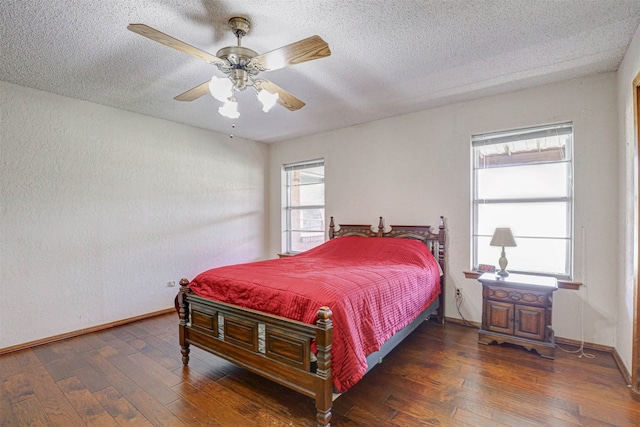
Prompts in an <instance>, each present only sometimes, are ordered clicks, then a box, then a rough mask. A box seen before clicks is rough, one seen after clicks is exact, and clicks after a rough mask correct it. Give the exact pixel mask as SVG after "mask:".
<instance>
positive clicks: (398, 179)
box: [269, 73, 618, 346]
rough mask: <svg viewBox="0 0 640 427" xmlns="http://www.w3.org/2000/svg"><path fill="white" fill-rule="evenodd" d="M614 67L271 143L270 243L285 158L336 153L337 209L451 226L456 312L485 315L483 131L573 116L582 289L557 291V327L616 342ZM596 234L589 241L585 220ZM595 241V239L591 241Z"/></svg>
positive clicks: (343, 216) (330, 174) (356, 217)
mask: <svg viewBox="0 0 640 427" xmlns="http://www.w3.org/2000/svg"><path fill="white" fill-rule="evenodd" d="M616 117H617V114H616V75H615V73H609V74H603V75H597V76H593V77H590V78H583V79H576V80H571V81H567V82H563V83H558V84H553V85H547V86H542V87H537V88H533V89H528V90H523V91H519V92H512V93H508V94H505V95H499V96H494V97H489V98H483V99H478V100H476V101H472V102H465V103H459V104H455V105H450V106H445V107H441V108H436V109H432V110H428V111H423V112H419V113H414V114H408V115H404V116H399V117H395V118H391V119H386V120H380V121H376V122H371V123H366V124H363V125H359V126H355V127H351V128H347V129H342V130H337V131H332V132H326V133H322V134H317V135H313V136H309V137H304V138H299V139H295V140H291V141H283V142H279V143H275V144H272V145H271V147H270V151H269V156H270V161H269V174H270V175H269V176H270V182H271V185H270V192H269V211H270V219H269V223H270V236H271V238H270V252H271V253H274V254H275V252H277V251H279V250H280V213H281V208H280V197H281V188H280V173H281V172H280V170H281V165H282V164H283V163H287V162H293V161H301V160H307V159H313V158H319V157H324V158H325V174H326V210H327V215H328V216H334V217H335V218H336V220H337V222H342V223H359V224H360V223H369V222H370V223H372V224H377V217H378V216H384V217H385V218H386V223H387V224H393V223H396V224H425V223H428V224H431V225H433V226H437V224H438V218H439V216H440V215H444V216H445V217H446V220H447V228H448V233H449V234H448V236H449V240H448V258H447V268H448V271H447V292H448V295H449V298H448V299H447V303H446V307H445V313H446V315H447V316H450V317H459V315H458V313H457V312H456V309H455V304H454V299H453V298H451V295H453V289H454V288H455V287H460V288H462V291H463V294H464V295H465V302H464V305H463V307H462V312H463V315H464V316H465V318H467V319H469V320H473V321H476V322H479V321H480V319H481V313H482V309H481V288H480V285H479V283H478V282H477V281H475V280H469V279H465V278H464V276H463V273H462V272H463V270H468V269H469V268H470V255H469V254H470V248H471V240H470V229H471V226H470V224H471V216H470V214H471V206H470V183H471V174H470V164H471V159H470V155H471V148H470V137H471V135H472V134H476V133H482V132H489V131H495V130H501V129H511V128H517V127H523V126H531V125H538V124H545V123H554V122H562V121H572V122H573V124H574V132H575V133H574V141H575V234H576V237H575V279H576V280H585V281H586V288H584V289H582V290H581V291H570V290H559V291H557V292H556V295H555V299H554V312H553V316H554V320H553V323H554V329H555V332H556V335H557V336H561V337H565V338H570V339H576V340H579V339H581V337H582V329H581V316H580V312H581V306H582V301H583V300H584V338H585V340H586V341H588V342H593V343H598V344H602V345H608V346H613V345H614V337H615V330H616V310H617V297H616V283H617V282H618V274H617V271H618V264H617V254H618V245H617V242H616V239H615V238H612V236H616V235H617V234H616V233H617V230H618V216H617V215H616V214H615V207H616V206H617V205H618V192H617V191H616V188H617V185H618V181H617V161H618V156H617V149H618V148H617V135H618V133H617V123H616ZM583 228H584V230H585V231H584V235H585V236H586V239H584V240H586V242H583V238H582V236H583V233H582V229H583ZM583 248H584V250H583Z"/></svg>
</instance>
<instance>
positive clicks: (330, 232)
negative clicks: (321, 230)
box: [329, 217, 336, 240]
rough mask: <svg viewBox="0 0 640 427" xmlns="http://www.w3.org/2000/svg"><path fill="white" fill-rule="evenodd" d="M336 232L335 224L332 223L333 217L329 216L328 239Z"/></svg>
mask: <svg viewBox="0 0 640 427" xmlns="http://www.w3.org/2000/svg"><path fill="white" fill-rule="evenodd" d="M335 234H336V226H335V224H334V223H333V217H331V221H330V222H329V240H331V239H333V238H334V237H335Z"/></svg>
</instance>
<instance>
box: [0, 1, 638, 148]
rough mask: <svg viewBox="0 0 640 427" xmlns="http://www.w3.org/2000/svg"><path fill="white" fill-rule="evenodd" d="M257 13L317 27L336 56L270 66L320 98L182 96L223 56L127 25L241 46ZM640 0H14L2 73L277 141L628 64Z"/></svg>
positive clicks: (265, 35)
mask: <svg viewBox="0 0 640 427" xmlns="http://www.w3.org/2000/svg"><path fill="white" fill-rule="evenodd" d="M232 16H244V17H247V18H249V19H250V20H251V23H252V27H251V30H250V32H249V34H248V35H247V36H246V37H245V38H244V39H243V40H242V44H243V46H245V47H249V48H251V49H253V50H255V51H256V52H258V53H265V52H268V51H271V50H273V49H275V48H278V47H280V46H283V45H286V44H289V43H292V42H295V41H298V40H300V39H303V38H306V37H308V36H311V35H314V34H317V35H320V36H321V37H322V38H323V39H324V40H326V41H327V42H328V44H329V46H330V48H331V52H332V55H331V56H330V57H328V58H323V59H319V60H316V61H311V62H306V63H303V64H299V65H296V66H292V67H289V68H285V69H280V70H274V71H271V72H267V73H262V74H260V76H261V77H265V78H267V79H269V80H271V81H272V82H274V83H275V84H277V85H278V86H280V87H282V88H283V89H285V90H287V91H289V92H291V93H292V94H293V95H295V96H297V97H298V98H300V99H301V100H303V101H304V102H306V104H307V105H306V106H305V107H304V108H303V109H301V110H298V111H295V112H291V111H289V110H286V109H284V108H282V107H280V106H277V105H276V106H275V107H274V108H273V109H272V110H271V111H270V112H269V113H263V112H262V110H261V108H260V103H259V101H258V100H257V99H256V97H255V92H254V91H253V90H247V91H245V92H243V93H240V94H239V95H238V102H239V111H240V114H241V116H240V118H238V119H235V120H231V119H227V118H224V117H222V116H220V115H219V114H218V113H217V109H218V107H219V106H220V103H219V102H218V101H216V100H215V99H214V98H212V97H210V96H205V97H202V98H200V99H197V100H196V101H193V102H189V103H185V102H178V101H174V100H173V97H175V96H176V95H179V94H181V93H182V92H184V91H186V90H188V89H190V88H192V87H194V86H196V85H199V84H200V83H202V82H204V81H206V80H207V79H209V78H210V77H211V76H212V75H218V76H221V75H222V73H221V72H220V71H219V70H218V69H217V67H215V66H212V65H210V64H208V63H206V62H203V61H201V60H199V59H196V58H194V57H191V56H188V55H186V54H184V53H182V52H178V51H176V50H173V49H171V48H168V47H166V46H163V45H161V44H159V43H156V42H153V41H151V40H149V39H146V38H144V37H142V36H140V35H137V34H134V33H132V32H130V31H128V30H127V25H128V24H129V23H144V24H147V25H149V26H151V27H154V28H155V29H157V30H160V31H162V32H164V33H167V34H169V35H171V36H173V37H175V38H177V39H180V40H182V41H184V42H186V43H189V44H191V45H193V46H196V47H198V48H200V49H202V50H205V51H207V52H210V53H212V54H214V55H215V53H216V52H217V51H218V49H220V48H221V47H224V46H230V45H235V43H236V40H235V37H234V36H233V34H231V32H230V31H229V30H228V27H227V21H228V20H229V18H230V17H232ZM639 22H640V0H430V1H427V0H423V1H420V0H416V1H412V0H395V1H389V0H358V1H356V0H350V1H344V0H340V1H320V0H298V1H291V0H269V1H267V0H243V1H237V0H236V1H231V0H226V1H215V0H200V1H184V0H109V1H100V0H93V1H89V0H47V1H43V0H2V2H1V3H0V31H1V39H0V46H1V48H2V52H1V53H2V61H0V79H1V80H4V81H7V82H11V83H15V84H18V85H22V86H27V87H32V88H36V89H40V90H44V91H47V92H52V93H56V94H59V95H64V96H68V97H72V98H78V99H83V100H87V101H90V102H94V103H98V104H104V105H108V106H112V107H116V108H120V109H123V110H128V111H134V112H138V113H141V114H145V115H149V116H153V117H159V118H163V119H167V120H172V121H175V122H180V123H186V124H189V125H193V126H197V127H201V128H205V129H211V130H214V131H219V132H223V133H230V132H231V126H232V124H235V129H234V130H233V133H234V134H235V135H236V136H241V137H245V138H249V139H252V140H255V141H264V142H272V141H278V140H284V139H290V138H295V137H299V136H302V135H307V134H313V133H317V132H322V131H326V130H331V129H338V128H343V127H347V126H352V125H355V124H358V123H364V122H369V121H372V120H376V119H381V118H384V117H391V116H396V115H400V114H405V113H409V112H413V111H419V110H424V109H427V108H431V107H435V106H439V105H444V104H448V103H452V102H458V101H463V100H469V99H473V98H478V97H481V96H487V95H492V94H498V93H502V92H507V91H512V90H518V89H523V88H526V87H531V86H536V85H540V84H546V83H551V82H554V81H560V80H566V79H569V78H573V77H580V76H585V75H590V74H596V73H602V72H607V71H615V70H617V69H618V66H619V65H620V62H621V60H622V58H623V56H624V53H625V52H626V50H627V47H628V45H629V43H630V41H631V38H632V37H633V35H634V33H635V31H636V29H637V27H638V23H639Z"/></svg>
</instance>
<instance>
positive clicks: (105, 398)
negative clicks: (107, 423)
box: [93, 386, 153, 427]
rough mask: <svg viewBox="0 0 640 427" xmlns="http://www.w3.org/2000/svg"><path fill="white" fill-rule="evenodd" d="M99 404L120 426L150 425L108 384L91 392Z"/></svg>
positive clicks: (144, 426)
mask: <svg viewBox="0 0 640 427" xmlns="http://www.w3.org/2000/svg"><path fill="white" fill-rule="evenodd" d="M93 395H94V397H95V398H96V400H97V401H98V402H100V404H101V405H102V406H103V407H104V408H105V409H106V410H107V412H109V414H111V416H112V417H113V418H114V419H115V420H116V422H117V423H118V424H119V425H121V426H136V427H152V426H153V424H151V423H150V422H149V421H148V420H147V419H146V418H145V417H144V416H143V415H142V414H141V413H140V412H139V411H138V410H137V409H136V408H135V407H134V406H133V405H132V404H131V402H129V401H128V400H127V399H126V398H125V397H124V396H122V395H121V394H120V393H118V391H117V390H116V389H114V388H113V387H111V386H109V387H106V388H103V389H101V390H99V391H95V392H94V393H93Z"/></svg>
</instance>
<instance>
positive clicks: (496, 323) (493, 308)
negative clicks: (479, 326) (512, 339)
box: [484, 300, 514, 335]
mask: <svg viewBox="0 0 640 427" xmlns="http://www.w3.org/2000/svg"><path fill="white" fill-rule="evenodd" d="M485 304H486V306H485V314H486V316H487V318H486V319H485V322H484V323H485V325H486V326H487V330H489V331H493V332H499V333H501V334H509V335H511V334H513V333H514V331H513V304H507V303H504V302H498V301H491V300H487V301H485Z"/></svg>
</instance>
